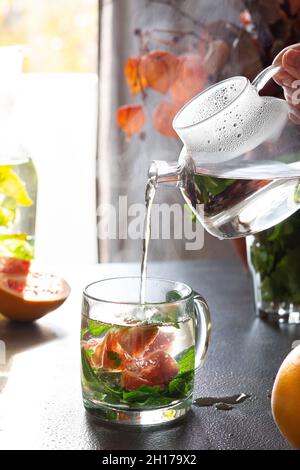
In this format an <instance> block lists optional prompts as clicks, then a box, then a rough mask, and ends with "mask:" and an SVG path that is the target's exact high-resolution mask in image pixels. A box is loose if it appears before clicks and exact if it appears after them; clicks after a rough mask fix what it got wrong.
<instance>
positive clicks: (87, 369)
mask: <svg viewBox="0 0 300 470" xmlns="http://www.w3.org/2000/svg"><path fill="white" fill-rule="evenodd" d="M81 369H82V375H83V377H84V379H85V380H86V382H88V383H89V384H90V385H91V386H93V387H96V388H97V387H98V386H99V380H98V378H97V376H96V374H95V372H94V370H93V368H92V366H91V364H90V363H89V360H88V358H87V355H86V352H85V350H84V349H81Z"/></svg>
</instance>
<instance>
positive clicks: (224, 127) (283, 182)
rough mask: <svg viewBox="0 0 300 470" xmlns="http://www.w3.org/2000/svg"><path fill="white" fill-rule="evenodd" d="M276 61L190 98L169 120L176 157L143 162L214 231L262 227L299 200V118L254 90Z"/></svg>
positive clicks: (229, 233) (240, 232)
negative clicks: (250, 75)
mask: <svg viewBox="0 0 300 470" xmlns="http://www.w3.org/2000/svg"><path fill="white" fill-rule="evenodd" d="M279 68H280V67H278V66H270V67H268V68H267V69H265V70H264V71H263V72H261V74H259V75H258V77H256V78H255V79H254V81H253V82H252V83H250V82H249V80H248V79H247V78H245V77H242V76H238V77H233V78H229V79H227V80H224V81H222V82H219V83H217V84H216V85H213V86H211V87H209V88H208V89H206V90H205V91H203V92H202V93H200V94H199V95H197V96H196V97H195V98H193V99H192V100H191V101H190V102H188V103H187V104H186V105H185V106H184V107H183V108H182V109H181V110H180V111H179V112H178V114H177V115H176V116H175V118H174V121H173V127H174V129H175V131H176V132H177V134H178V135H179V137H180V138H181V140H182V142H183V144H184V146H183V148H182V151H181V153H180V157H179V160H178V162H165V161H153V162H152V164H151V166H150V169H149V177H150V178H151V179H152V181H154V182H155V184H157V185H162V186H164V185H168V186H170V185H172V186H175V187H179V189H180V191H181V193H182V195H183V198H184V200H185V201H186V203H187V204H188V205H189V207H190V208H191V209H192V211H193V212H194V214H195V215H196V217H197V219H198V220H199V221H200V222H201V223H202V225H203V226H204V228H205V229H206V230H207V231H208V232H210V233H211V234H212V235H214V236H216V237H218V238H239V237H244V236H247V235H250V234H253V233H256V232H259V231H262V230H265V229H267V228H270V227H272V226H274V225H276V224H277V223H279V222H281V221H282V220H284V219H285V218H287V217H289V216H290V215H291V214H293V213H294V212H296V211H297V210H298V208H299V207H300V140H299V137H300V126H299V125H298V126H297V125H296V124H294V123H293V121H292V119H290V115H291V113H294V111H293V109H292V108H290V106H289V104H288V103H287V102H286V101H285V100H283V99H279V98H275V97H272V96H260V94H259V92H260V91H261V90H262V88H264V86H265V85H266V84H267V82H268V81H269V80H270V79H271V77H272V76H273V75H274V74H276V73H277V72H278V70H279Z"/></svg>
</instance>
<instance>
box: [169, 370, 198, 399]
mask: <svg viewBox="0 0 300 470" xmlns="http://www.w3.org/2000/svg"><path fill="white" fill-rule="evenodd" d="M193 386H194V371H189V372H185V373H183V374H179V375H177V376H176V377H175V379H173V380H171V382H170V383H169V385H168V394H169V395H171V396H172V397H174V398H185V397H186V396H188V395H190V394H191V393H192V391H193Z"/></svg>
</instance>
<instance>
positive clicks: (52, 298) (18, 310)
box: [0, 271, 70, 321]
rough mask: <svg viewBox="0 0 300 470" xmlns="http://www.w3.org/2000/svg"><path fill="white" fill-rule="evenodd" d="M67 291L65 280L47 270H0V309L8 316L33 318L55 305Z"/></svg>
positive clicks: (53, 308)
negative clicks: (8, 271)
mask: <svg viewBox="0 0 300 470" xmlns="http://www.w3.org/2000/svg"><path fill="white" fill-rule="evenodd" d="M69 293H70V287H69V285H68V284H67V282H66V281H65V280H64V279H62V278H60V277H57V276H54V275H51V274H46V273H38V272H29V273H28V274H26V275H24V274H11V273H5V272H3V271H2V272H0V312H1V313H2V314H3V315H5V316H6V317H8V318H10V319H11V320H18V321H33V320H37V319H38V318H40V317H42V316H44V315H46V313H49V312H51V311H52V310H55V309H56V308H57V307H59V306H60V305H61V304H62V303H63V302H64V301H65V300H66V298H67V297H68V295H69Z"/></svg>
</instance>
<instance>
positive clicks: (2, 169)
mask: <svg viewBox="0 0 300 470" xmlns="http://www.w3.org/2000/svg"><path fill="white" fill-rule="evenodd" d="M0 193H2V194H5V195H6V196H10V197H12V198H14V199H15V200H16V202H17V204H18V205H20V206H31V205H32V200H31V199H30V197H29V195H28V193H27V191H26V187H25V184H24V183H23V181H22V180H21V178H20V177H19V176H18V175H17V174H16V173H15V172H14V171H13V169H12V168H11V167H10V166H4V165H2V166H0Z"/></svg>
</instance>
